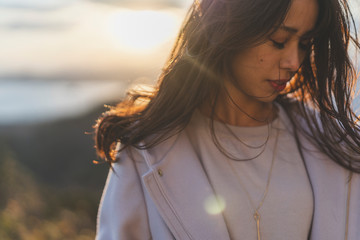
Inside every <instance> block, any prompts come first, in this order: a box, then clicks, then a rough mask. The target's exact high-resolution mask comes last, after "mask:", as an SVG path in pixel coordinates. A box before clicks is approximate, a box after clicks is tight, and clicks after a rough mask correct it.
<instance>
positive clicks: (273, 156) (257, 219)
mask: <svg viewBox="0 0 360 240" xmlns="http://www.w3.org/2000/svg"><path fill="white" fill-rule="evenodd" d="M278 139H279V129H277V131H276V138H275V145H274V151H273V155H272V160H271V167H270V171H269V175H268V179H267V183H266V188H265V191H264V194H263V197H262V199H261V201H260V203H259V205H258V206H257V207H256V206H255V204H254V202H253V200H252V199H251V197H250V194H249V192H248V191H247V190H246V188H245V186H244V184H243V183H242V181H241V179H240V176H239V175H238V173H237V172H236V171H235V167H234V166H233V164H232V162H231V161H230V160H229V159H227V162H228V164H229V165H230V168H231V170H232V171H233V172H234V174H235V176H236V178H237V179H238V181H239V183H240V185H241V187H242V188H243V189H244V191H245V193H246V195H247V197H248V199H249V201H250V203H251V205H252V207H253V209H254V215H253V216H254V220H255V222H256V230H257V240H261V232H260V217H261V216H260V213H259V210H260V208H261V207H262V205H263V203H264V200H265V198H266V195H267V193H268V190H269V185H270V180H271V174H272V169H273V166H274V160H275V155H276V150H277V143H278Z"/></svg>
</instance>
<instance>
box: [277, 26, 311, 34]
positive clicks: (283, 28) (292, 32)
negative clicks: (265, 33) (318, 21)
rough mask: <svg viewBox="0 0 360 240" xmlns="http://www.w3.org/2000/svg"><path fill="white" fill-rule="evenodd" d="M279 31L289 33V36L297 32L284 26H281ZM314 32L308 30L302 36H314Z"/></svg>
mask: <svg viewBox="0 0 360 240" xmlns="http://www.w3.org/2000/svg"><path fill="white" fill-rule="evenodd" d="M279 29H281V30H284V31H286V32H289V33H291V34H296V33H297V32H298V31H299V30H298V29H296V28H293V27H289V26H285V25H281V26H280V28H279ZM314 32H315V30H314V29H312V30H309V31H307V32H306V33H304V34H303V35H302V36H309V35H312V34H314Z"/></svg>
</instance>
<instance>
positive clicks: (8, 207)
mask: <svg viewBox="0 0 360 240" xmlns="http://www.w3.org/2000/svg"><path fill="white" fill-rule="evenodd" d="M355 1H358V0H352V2H351V4H352V7H353V13H354V14H356V15H355V18H356V22H357V24H358V23H359V15H358V14H359V12H360V11H359V6H358V5H359V4H358V3H356V2H355ZM191 2H192V1H191V0H46V1H44V0H0V36H1V37H0V239H2V240H8V239H11V240H14V239H15V240H16V239H36V240H42V239H47V240H48V239H81V240H87V239H93V238H94V236H95V222H96V212H97V208H98V204H99V201H100V196H101V192H102V189H103V186H104V184H105V179H106V175H107V172H108V166H107V165H106V164H100V165H95V164H93V160H99V159H98V158H97V157H96V154H95V150H94V148H93V144H94V143H93V140H92V135H91V134H86V133H91V132H92V131H93V129H92V125H93V124H94V123H95V120H96V118H97V117H98V116H99V115H100V114H101V113H102V112H103V111H105V110H106V108H105V107H104V105H105V104H107V105H114V104H115V103H116V102H118V101H120V100H121V98H122V97H123V96H124V94H125V92H126V90H127V89H128V88H129V87H130V86H131V85H134V84H139V83H145V84H153V83H154V81H155V80H156V78H157V76H158V75H159V74H160V70H161V67H162V65H163V64H164V63H165V60H166V58H167V56H168V54H169V51H170V49H171V46H172V43H173V41H174V39H175V37H176V35H177V32H178V29H179V27H180V25H181V22H182V19H183V17H184V15H185V13H186V10H187V8H188V7H189V6H190V4H191ZM353 56H354V55H353ZM359 105H360V102H359V98H357V100H356V101H355V104H354V108H356V109H358V108H359Z"/></svg>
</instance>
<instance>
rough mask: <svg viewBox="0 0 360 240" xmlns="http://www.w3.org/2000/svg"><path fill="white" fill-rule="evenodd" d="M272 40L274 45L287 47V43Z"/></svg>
mask: <svg viewBox="0 0 360 240" xmlns="http://www.w3.org/2000/svg"><path fill="white" fill-rule="evenodd" d="M270 41H271V42H272V43H273V45H274V47H276V48H278V49H283V48H284V47H285V43H282V42H277V41H275V40H272V39H270Z"/></svg>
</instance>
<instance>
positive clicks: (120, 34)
mask: <svg viewBox="0 0 360 240" xmlns="http://www.w3.org/2000/svg"><path fill="white" fill-rule="evenodd" d="M177 28H178V20H177V17H176V15H174V14H173V13H170V12H164V11H130V10H123V11H117V12H115V13H113V14H112V15H111V16H110V18H109V28H108V30H109V33H110V36H111V39H112V41H113V42H114V44H115V46H116V47H117V48H121V49H123V50H124V49H126V50H130V51H134V50H135V51H148V50H152V49H154V48H156V47H159V46H161V45H162V44H164V43H166V42H167V41H169V40H170V39H171V38H174V37H175V35H176V32H177Z"/></svg>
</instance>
